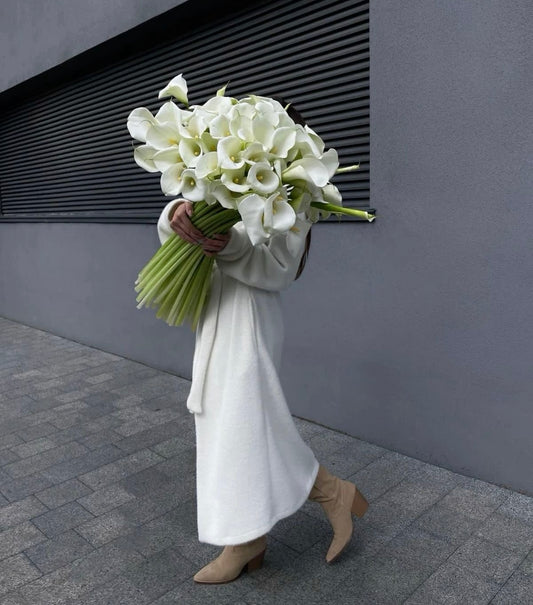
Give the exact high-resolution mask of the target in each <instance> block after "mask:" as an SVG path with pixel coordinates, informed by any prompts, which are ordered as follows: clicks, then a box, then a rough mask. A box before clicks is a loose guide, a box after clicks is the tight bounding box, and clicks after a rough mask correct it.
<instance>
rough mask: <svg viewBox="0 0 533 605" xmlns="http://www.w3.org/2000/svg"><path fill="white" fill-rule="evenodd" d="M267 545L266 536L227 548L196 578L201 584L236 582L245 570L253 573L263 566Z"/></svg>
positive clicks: (203, 568) (201, 570)
mask: <svg viewBox="0 0 533 605" xmlns="http://www.w3.org/2000/svg"><path fill="white" fill-rule="evenodd" d="M266 545H267V539H266V536H260V537H259V538H256V539H255V540H251V541H250V542H245V543H243V544H235V545H234V546H233V545H232V546H230V545H228V546H225V547H224V550H223V551H222V552H221V553H220V555H218V557H217V558H216V559H213V561H211V562H210V563H208V564H207V565H206V566H205V567H202V569H200V571H199V572H197V573H196V575H195V576H194V581H195V582H199V583H201V584H225V583H226V582H231V581H233V580H236V579H237V578H238V577H239V576H240V575H241V573H242V571H243V570H244V568H245V567H246V568H247V571H248V572H250V571H253V570H254V569H259V568H260V567H261V565H262V564H263V558H264V556H265V551H266Z"/></svg>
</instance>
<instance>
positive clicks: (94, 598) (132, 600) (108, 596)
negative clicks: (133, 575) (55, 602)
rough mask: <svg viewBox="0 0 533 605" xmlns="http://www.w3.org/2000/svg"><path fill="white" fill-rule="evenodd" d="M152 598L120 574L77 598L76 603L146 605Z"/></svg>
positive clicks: (78, 604) (83, 604)
mask: <svg viewBox="0 0 533 605" xmlns="http://www.w3.org/2000/svg"><path fill="white" fill-rule="evenodd" d="M150 600H151V599H150V598H149V597H148V596H147V595H145V594H144V593H143V592H142V591H141V590H139V589H138V588H137V587H136V586H134V585H133V584H132V583H131V582H130V581H129V580H127V579H126V578H124V577H123V576H118V577H116V578H113V579H112V580H110V581H109V582H107V583H106V584H104V585H103V586H100V587H98V588H97V589H96V590H93V591H91V592H90V593H88V594H87V595H84V596H83V597H81V598H80V599H77V601H76V605H145V604H146V603H149V602H150Z"/></svg>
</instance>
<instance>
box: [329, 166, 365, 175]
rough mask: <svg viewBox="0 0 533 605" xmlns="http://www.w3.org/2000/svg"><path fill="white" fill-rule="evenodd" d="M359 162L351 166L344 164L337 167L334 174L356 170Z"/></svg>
mask: <svg viewBox="0 0 533 605" xmlns="http://www.w3.org/2000/svg"><path fill="white" fill-rule="evenodd" d="M359 166H360V164H353V165H352V166H344V167H342V168H337V170H335V174H342V173H343V172H352V171H353V170H357V169H358V168H359Z"/></svg>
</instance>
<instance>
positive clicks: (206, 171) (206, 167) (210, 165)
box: [196, 151, 220, 179]
mask: <svg viewBox="0 0 533 605" xmlns="http://www.w3.org/2000/svg"><path fill="white" fill-rule="evenodd" d="M219 172H220V169H219V167H218V154H217V152H216V151H210V152H209V153H205V154H204V155H202V156H201V157H200V159H199V160H198V162H197V164H196V176H197V177H198V178H199V179H205V178H207V177H214V176H216V175H217V174H219Z"/></svg>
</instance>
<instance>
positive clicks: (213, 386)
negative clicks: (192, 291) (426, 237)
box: [157, 200, 319, 545]
mask: <svg viewBox="0 0 533 605" xmlns="http://www.w3.org/2000/svg"><path fill="white" fill-rule="evenodd" d="M175 203H176V201H175V200H173V201H172V202H169V203H168V204H167V205H166V206H165V208H164V209H163V211H162V212H161V215H160V217H159V221H158V223H157V229H158V235H159V239H160V241H161V244H163V243H164V242H165V241H166V239H167V238H168V237H169V236H170V235H171V234H172V233H173V231H172V229H171V227H170V221H169V216H168V214H169V211H170V210H171V208H172V207H173V206H174V204H175ZM310 227H311V223H310V222H309V223H307V224H306V226H305V228H303V229H301V230H300V232H299V234H298V235H299V238H300V240H299V247H298V253H297V254H296V256H293V255H292V254H291V253H290V252H289V250H288V249H287V246H286V244H285V241H286V240H285V236H274V237H272V238H271V239H270V240H269V241H268V243H265V244H260V245H258V246H253V245H252V244H251V242H250V240H249V238H248V236H247V234H246V231H245V230H244V225H243V223H242V222H239V223H237V224H236V225H234V226H233V227H232V228H231V230H230V232H231V238H230V240H229V242H228V244H227V245H226V247H225V248H224V249H223V250H222V251H221V252H219V253H218V254H217V255H216V257H215V263H214V269H213V274H212V281H211V294H210V298H209V301H208V304H207V307H206V309H205V311H204V312H203V314H202V316H201V318H200V321H199V323H198V327H197V331H196V343H195V351H194V358H193V372H192V384H191V391H190V394H189V397H188V400H187V407H188V409H189V411H190V412H191V413H194V414H195V428H196V487H197V489H196V492H197V513H198V517H197V520H198V538H199V541H200V542H207V543H210V544H217V545H226V544H240V543H242V542H247V541H249V540H253V539H254V538H257V537H259V536H261V535H263V534H265V533H267V532H268V531H269V530H270V529H271V528H272V527H273V525H274V524H275V523H276V522H277V521H279V520H280V519H282V518H284V517H288V516H289V515H292V514H293V513H295V512H296V511H297V510H298V509H299V508H300V507H301V506H302V505H303V504H304V502H305V501H306V499H307V497H308V495H309V492H310V491H311V488H312V486H313V483H314V481H315V478H316V475H317V473H318V467H319V463H318V460H317V459H316V458H315V456H314V454H313V451H312V450H311V449H310V448H309V446H308V445H307V444H306V443H305V442H304V441H303V439H302V438H301V436H300V434H299V432H298V430H297V428H296V426H295V424H294V420H293V418H292V416H291V413H290V411H289V408H288V406H287V402H286V399H285V396H284V394H283V390H282V387H281V384H280V380H279V375H278V374H279V370H280V363H281V353H282V346H283V338H284V324H283V316H282V311H281V298H280V291H281V290H284V289H286V288H288V287H289V286H290V284H291V283H292V282H293V280H294V277H295V275H296V272H297V270H298V265H299V262H300V258H301V256H302V253H303V250H304V246H305V238H306V235H307V232H308V230H309V229H310Z"/></svg>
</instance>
